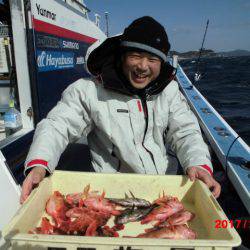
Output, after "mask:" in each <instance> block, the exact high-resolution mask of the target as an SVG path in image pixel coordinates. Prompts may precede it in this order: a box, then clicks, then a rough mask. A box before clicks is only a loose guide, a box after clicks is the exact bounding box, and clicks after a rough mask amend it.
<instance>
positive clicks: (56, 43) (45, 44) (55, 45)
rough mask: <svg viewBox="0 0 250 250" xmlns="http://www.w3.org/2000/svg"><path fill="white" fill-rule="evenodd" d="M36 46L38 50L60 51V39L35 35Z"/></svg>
mask: <svg viewBox="0 0 250 250" xmlns="http://www.w3.org/2000/svg"><path fill="white" fill-rule="evenodd" d="M36 46H37V47H38V48H51V49H60V47H61V45H60V39H59V38H57V37H52V36H47V35H39V34H38V35H37V36H36Z"/></svg>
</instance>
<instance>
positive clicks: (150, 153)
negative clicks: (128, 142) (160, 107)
mask: <svg viewBox="0 0 250 250" xmlns="http://www.w3.org/2000/svg"><path fill="white" fill-rule="evenodd" d="M148 97H149V95H147V94H146V95H145V96H143V97H141V102H142V108H143V112H144V116H145V119H146V128H145V131H144V136H143V141H142V146H143V147H144V148H145V150H146V151H147V152H148V153H149V155H150V157H151V159H152V161H153V163H154V166H155V170H156V173H157V174H159V173H158V170H157V168H156V165H155V160H154V156H153V154H152V152H151V151H149V150H148V149H147V148H146V147H145V146H144V140H145V137H146V133H147V130H148V107H147V99H148Z"/></svg>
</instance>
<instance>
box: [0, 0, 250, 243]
mask: <svg viewBox="0 0 250 250" xmlns="http://www.w3.org/2000/svg"><path fill="white" fill-rule="evenodd" d="M68 2H69V3H71V4H69V3H68ZM9 4H10V13H11V17H10V19H11V27H10V26H9V27H8V26H6V25H2V30H3V26H5V30H6V28H7V29H8V28H9V30H10V29H11V32H5V34H4V33H3V32H2V33H0V34H1V36H0V39H2V40H5V41H8V42H10V45H9V46H7V47H8V48H7V47H6V46H5V47H4V48H2V49H3V51H5V52H6V53H5V54H4V55H3V53H2V54H0V55H1V59H2V60H3V61H4V60H5V58H4V57H7V56H8V53H9V54H10V59H11V60H9V61H8V63H5V64H4V65H3V66H2V71H0V72H1V73H5V74H3V76H5V77H3V78H1V79H0V113H2V114H3V113H4V112H5V111H6V110H7V108H8V102H9V92H10V91H11V92H13V93H15V99H17V100H18V102H17V103H18V104H19V107H18V108H19V110H20V112H21V115H22V123H23V127H22V129H21V130H19V131H17V132H16V133H14V134H13V135H10V136H8V137H7V138H5V139H3V138H1V137H0V138H1V139H2V140H1V139H0V185H1V205H0V214H1V216H2V217H1V219H0V231H1V230H2V229H3V227H4V226H5V225H6V224H7V223H8V221H9V220H10V219H11V217H12V216H13V215H14V214H15V213H16V211H17V210H18V209H19V207H20V205H19V196H20V183H21V181H22V179H23V175H22V172H23V163H24V160H25V157H26V154H27V151H28V148H29V145H30V143H31V140H32V137H33V132H34V128H35V125H36V124H37V123H38V122H39V121H40V120H41V119H42V118H43V117H44V116H45V115H46V114H47V112H48V111H49V110H50V109H51V108H52V107H53V106H54V105H55V104H56V102H57V101H58V100H59V98H60V96H61V93H62V91H63V90H64V89H65V87H66V86H67V85H69V84H70V83H71V82H73V81H75V80H76V79H79V78H81V77H87V76H88V74H87V72H86V71H84V70H82V69H83V66H84V63H85V59H84V57H85V53H86V50H87V48H88V47H89V46H90V45H91V44H92V43H93V42H94V41H96V40H98V39H103V38H104V37H105V34H104V33H103V32H102V31H101V30H100V28H99V16H98V15H96V22H95V23H94V22H92V21H90V20H89V19H88V12H89V9H88V8H87V7H86V6H85V4H84V3H83V2H80V1H78V0H72V1H62V0H53V1H52V0H30V1H23V0H22V1H14V0H10V1H9ZM9 33H12V35H10V34H9ZM10 37H11V38H12V39H10ZM6 49H7V50H6ZM173 65H174V66H176V67H177V69H178V70H177V75H176V77H177V80H178V82H179V85H180V88H181V90H182V92H183V93H184V95H185V96H186V98H187V100H188V102H189V104H190V107H191V108H192V110H193V112H194V113H195V115H196V116H197V118H198V120H199V123H200V126H201V128H202V130H203V132H204V135H205V137H206V138H207V140H208V142H209V144H210V146H211V148H212V150H213V151H214V153H215V154H216V155H217V157H218V159H219V161H220V163H221V164H222V166H223V167H224V169H225V172H226V174H227V176H228V178H229V179H230V181H231V183H232V185H233V186H234V188H235V190H236V191H237V193H238V195H239V197H240V198H241V202H242V206H245V209H246V210H247V211H248V213H250V168H249V162H250V149H249V146H248V145H247V144H246V143H245V142H244V141H243V140H242V139H241V138H240V137H239V135H238V134H237V133H236V132H235V131H234V130H233V129H232V128H231V127H230V126H229V125H228V124H227V123H226V121H225V120H224V119H223V118H222V117H221V116H220V115H219V114H218V113H217V112H216V110H215V109H214V108H213V107H212V106H211V105H210V104H209V103H208V101H207V100H206V99H205V97H204V96H202V95H201V93H200V92H199V91H198V90H197V89H196V87H195V86H194V85H193V84H192V82H191V81H190V80H189V79H188V77H187V76H186V75H185V73H184V71H183V70H182V68H181V67H180V65H178V63H177V60H176V58H175V57H174V58H173ZM13 71H14V72H15V74H13ZM11 72H12V74H11ZM13 75H14V76H13ZM0 125H1V123H0ZM0 133H3V130H0ZM0 135H1V134H0ZM73 147H74V146H73ZM85 148H86V147H85ZM86 155H87V154H86ZM86 155H85V157H86ZM85 171H87V169H86V170H85ZM222 188H223V187H222ZM6 208H7V209H6ZM1 242H2V244H3V239H1ZM0 247H1V243H0Z"/></svg>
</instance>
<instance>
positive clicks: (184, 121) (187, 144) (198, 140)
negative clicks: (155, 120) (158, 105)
mask: <svg viewBox="0 0 250 250" xmlns="http://www.w3.org/2000/svg"><path fill="white" fill-rule="evenodd" d="M169 109H170V113H169V124H168V132H167V140H166V141H167V142H168V143H170V147H171V149H172V151H174V152H175V153H176V155H177V157H178V159H179V161H180V163H181V165H182V167H183V169H184V171H185V172H186V170H187V168H188V167H191V166H197V167H198V168H202V169H204V170H206V171H207V172H209V173H210V174H211V173H212V171H213V168H212V163H211V157H210V154H209V150H208V146H207V144H206V143H205V142H204V140H203V138H202V134H201V130H200V127H199V123H198V121H197V119H196V117H195V115H194V114H193V112H192V111H191V109H190V107H189V105H188V103H187V100H186V99H185V97H184V96H183V95H182V93H181V92H180V90H179V88H178V84H177V83H176V82H175V84H174V87H173V91H171V95H170V98H169Z"/></svg>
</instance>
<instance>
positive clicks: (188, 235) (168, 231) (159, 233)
mask: <svg viewBox="0 0 250 250" xmlns="http://www.w3.org/2000/svg"><path fill="white" fill-rule="evenodd" d="M137 237H138V238H162V239H173V240H184V239H195V238H196V233H195V232H194V231H193V230H192V229H190V228H188V227H187V226H186V225H178V226H172V227H163V228H160V229H155V230H152V231H150V232H146V233H143V234H139V235H138V236H137Z"/></svg>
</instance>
